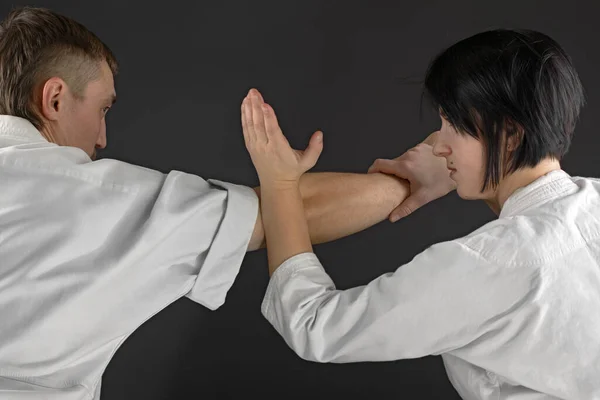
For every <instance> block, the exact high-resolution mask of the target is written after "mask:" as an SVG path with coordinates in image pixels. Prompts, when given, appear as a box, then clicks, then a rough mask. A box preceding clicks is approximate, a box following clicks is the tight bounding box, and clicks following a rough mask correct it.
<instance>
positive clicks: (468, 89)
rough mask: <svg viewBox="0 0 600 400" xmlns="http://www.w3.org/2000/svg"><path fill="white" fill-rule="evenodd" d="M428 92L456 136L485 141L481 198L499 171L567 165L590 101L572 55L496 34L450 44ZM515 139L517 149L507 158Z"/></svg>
mask: <svg viewBox="0 0 600 400" xmlns="http://www.w3.org/2000/svg"><path fill="white" fill-rule="evenodd" d="M424 94H425V95H426V96H427V97H428V98H429V99H430V100H431V102H432V104H433V106H434V107H435V108H436V109H437V110H439V111H440V113H441V114H442V116H443V117H444V118H445V119H447V120H448V122H450V124H451V125H452V126H453V127H454V128H455V129H456V130H457V131H459V132H460V133H461V134H467V135H470V136H472V137H474V138H477V139H479V140H481V141H482V142H483V144H484V147H485V149H486V153H487V165H486V172H485V178H484V182H483V186H482V192H483V191H484V190H485V189H486V188H488V187H495V186H497V184H498V183H499V181H500V179H501V177H500V174H501V172H502V177H504V176H506V175H508V174H510V173H512V172H514V171H516V170H518V169H520V168H523V167H533V166H535V165H537V164H538V163H539V162H540V161H542V160H543V159H546V158H554V159H557V160H561V159H562V157H563V156H564V155H565V154H566V153H567V151H568V150H569V146H570V144H571V138H572V136H573V131H574V130H575V125H576V122H577V120H578V118H579V112H580V110H581V108H582V107H583V105H584V103H585V99H584V93H583V87H582V85H581V82H580V80H579V77H578V74H577V72H576V71H575V68H574V66H573V63H572V61H571V59H570V57H569V55H568V54H567V53H566V52H565V51H564V50H563V49H562V48H561V46H560V45H559V44H558V43H557V42H556V41H554V40H553V39H552V38H550V37H549V36H547V35H545V34H543V33H540V32H536V31H531V30H508V29H497V30H491V31H486V32H482V33H479V34H476V35H474V36H471V37H468V38H466V39H463V40H461V41H459V42H458V43H456V44H454V45H452V46H450V47H449V48H447V49H446V50H444V51H443V52H441V53H440V54H439V55H438V56H436V57H435V58H434V60H433V61H432V62H431V64H430V65H429V68H428V70H427V73H426V76H425V87H424ZM515 135H516V139H517V143H518V145H517V146H516V148H515V149H514V150H513V151H511V152H507V150H506V143H508V139H509V138H512V137H515ZM512 140H514V139H512ZM508 153H510V155H509V156H508V157H506V156H507V155H508Z"/></svg>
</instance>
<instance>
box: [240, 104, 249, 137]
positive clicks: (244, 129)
mask: <svg viewBox="0 0 600 400" xmlns="http://www.w3.org/2000/svg"><path fill="white" fill-rule="evenodd" d="M247 100H248V97H244V100H243V101H242V106H241V115H242V133H243V134H244V142H246V145H248V144H250V143H251V141H250V131H249V127H248V117H247V111H246V108H247Z"/></svg>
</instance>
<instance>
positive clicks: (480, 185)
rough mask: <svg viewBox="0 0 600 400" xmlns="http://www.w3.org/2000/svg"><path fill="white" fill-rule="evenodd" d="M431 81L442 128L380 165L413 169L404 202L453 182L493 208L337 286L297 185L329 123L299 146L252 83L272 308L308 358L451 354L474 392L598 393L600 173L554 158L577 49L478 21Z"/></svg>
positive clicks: (567, 113)
mask: <svg viewBox="0 0 600 400" xmlns="http://www.w3.org/2000/svg"><path fill="white" fill-rule="evenodd" d="M425 90H426V93H427V94H428V95H429V98H430V99H431V100H432V102H433V105H434V107H436V109H438V110H439V112H440V118H441V122H442V123H441V128H440V130H439V131H438V132H435V133H434V134H433V135H432V136H431V137H430V138H428V140H427V141H426V142H424V143H422V144H420V145H418V146H417V147H416V148H414V149H411V150H409V151H408V152H407V153H406V154H404V155H403V156H401V157H400V158H398V159H397V160H384V161H379V162H378V163H376V164H375V165H374V166H373V168H372V169H371V171H382V172H388V173H395V174H397V175H399V176H401V177H403V178H405V179H408V180H409V181H410V184H411V197H410V198H409V199H407V200H406V201H405V202H404V203H403V204H404V206H405V208H404V209H401V210H398V211H399V212H400V213H401V214H402V213H403V215H406V214H408V213H410V211H411V210H414V209H415V208H417V207H419V206H421V205H422V204H424V203H426V202H428V201H431V200H433V199H434V198H436V197H441V196H443V195H445V194H446V193H448V192H449V191H450V190H451V189H452V188H454V187H456V190H457V192H458V194H459V195H460V197H461V198H463V199H471V200H474V199H481V200H484V201H486V202H487V203H488V204H489V205H490V206H491V207H492V209H493V210H494V211H495V212H496V213H497V214H498V219H497V220H494V221H492V222H490V223H488V224H486V225H484V226H482V227H481V228H479V229H477V230H476V231H474V232H472V233H471V234H469V235H467V236H465V237H461V238H457V239H455V240H452V241H447V242H443V243H438V244H435V245H433V246H431V247H429V248H428V249H426V250H425V251H423V252H422V253H420V254H418V255H416V256H415V257H414V259H413V260H412V261H411V262H409V263H407V264H406V265H403V266H401V267H400V268H398V269H397V270H396V271H395V273H389V274H385V275H383V276H380V277H379V278H377V279H375V280H373V281H372V282H370V283H368V284H366V285H364V286H360V287H355V288H351V289H348V290H343V291H342V290H337V289H336V288H335V285H334V283H333V282H332V281H331V279H330V278H329V276H328V275H327V274H326V272H325V270H324V269H323V267H322V265H321V264H320V262H319V259H318V258H317V256H316V255H315V254H314V253H313V250H312V247H311V244H310V240H309V237H308V233H307V225H306V220H305V217H304V215H303V208H302V202H301V198H300V193H299V191H298V180H299V178H300V176H301V175H302V174H303V173H304V172H305V171H307V170H308V169H310V168H312V167H313V166H314V164H315V163H316V161H317V159H318V157H319V154H320V152H321V150H322V137H321V133H320V132H317V133H316V134H315V135H314V136H313V137H312V138H311V141H310V144H309V146H308V148H307V149H306V151H304V152H297V151H295V150H292V149H291V148H290V146H289V144H288V142H287V140H286V139H285V137H284V136H283V134H282V132H281V130H280V129H279V126H278V124H277V120H276V117H275V114H274V111H273V109H272V108H270V107H269V106H268V105H265V104H263V103H262V99H261V97H260V96H259V95H258V93H256V92H254V91H251V94H250V95H249V96H248V97H247V98H246V99H245V100H244V104H243V107H242V109H243V116H242V123H243V127H244V129H243V130H244V138H245V141H246V147H247V149H248V151H249V153H250V156H251V158H252V161H253V163H254V166H255V167H256V170H257V172H258V175H259V178H260V183H261V187H262V188H263V189H262V190H263V191H262V212H263V218H264V225H265V231H266V241H267V249H268V250H267V251H268V259H269V271H270V273H271V280H270V283H269V286H268V288H267V293H266V295H265V298H264V301H263V306H262V312H263V314H264V315H265V317H266V318H267V319H268V320H269V321H270V323H271V324H272V325H273V326H274V327H275V329H276V330H277V331H278V332H279V333H280V334H281V335H282V336H283V338H284V339H285V341H286V342H287V343H288V345H289V346H290V347H291V348H292V349H293V350H294V351H295V352H296V353H297V354H298V355H299V356H300V357H302V358H304V359H307V360H313V361H318V362H335V363H344V362H358V361H384V360H398V359H406V358H416V357H423V356H426V355H442V358H443V360H444V364H445V366H446V370H447V372H448V376H449V378H450V380H451V382H452V384H453V385H454V387H455V388H456V390H457V391H458V392H459V394H460V395H461V396H462V397H463V398H465V399H555V398H561V399H600V318H599V317H598V313H599V310H600V181H599V180H596V179H590V178H578V177H571V176H569V175H568V174H567V173H566V172H564V171H563V170H562V169H561V166H560V160H561V158H562V157H563V156H564V154H565V153H566V152H567V150H568V148H569V144H570V141H571V137H572V134H573V131H574V129H575V124H576V121H577V119H578V116H579V111H580V108H581V107H582V105H583V102H584V99H583V90H582V87H581V83H580V81H579V78H578V76H577V73H576V71H575V69H574V68H573V66H572V63H571V61H570V59H569V57H568V56H567V54H566V53H565V52H564V51H563V49H562V48H561V47H560V46H559V45H558V44H557V43H556V42H555V41H554V40H552V39H551V38H549V37H548V36H546V35H543V34H541V33H538V32H532V31H510V30H495V31H489V32H484V33H481V34H478V35H475V36H472V37H470V38H467V39H465V40H462V41H460V42H458V43H456V44H455V45H453V46H451V47H450V48H448V49H447V50H445V51H444V52H442V53H441V54H440V55H439V56H438V57H436V58H435V59H434V61H433V62H432V64H431V65H430V67H429V69H428V71H427V74H426V79H425ZM432 143H433V145H431V144H432ZM432 177H433V178H432ZM439 177H442V178H441V179H440V178H439ZM407 203H409V205H407ZM400 216H401V215H400ZM391 218H392V219H394V217H391Z"/></svg>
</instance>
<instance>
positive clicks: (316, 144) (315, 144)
mask: <svg viewBox="0 0 600 400" xmlns="http://www.w3.org/2000/svg"><path fill="white" fill-rule="evenodd" d="M322 151H323V132H321V131H316V132H315V133H313V135H312V136H311V138H310V142H309V143H308V147H307V148H306V150H304V154H303V156H302V161H301V162H302V165H303V166H304V167H305V168H306V170H309V169H311V168H312V167H314V166H315V164H316V163H317V160H318V159H319V156H320V155H321V152H322Z"/></svg>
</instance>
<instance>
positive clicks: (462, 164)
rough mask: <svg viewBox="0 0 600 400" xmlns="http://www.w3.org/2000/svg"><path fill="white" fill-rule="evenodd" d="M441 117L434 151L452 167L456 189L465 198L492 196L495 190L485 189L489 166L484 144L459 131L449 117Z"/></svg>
mask: <svg viewBox="0 0 600 400" xmlns="http://www.w3.org/2000/svg"><path fill="white" fill-rule="evenodd" d="M440 118H441V119H442V127H441V128H440V131H439V133H438V136H437V140H436V142H435V144H434V146H433V154H435V155H436V156H438V157H444V158H445V159H446V166H447V167H448V169H451V170H452V171H451V173H450V177H451V178H452V179H453V180H454V181H455V182H456V192H457V193H458V195H459V196H460V197H461V198H462V199H465V200H486V199H490V198H492V197H493V196H494V194H495V189H487V190H486V191H484V192H483V193H482V192H481V187H482V185H483V178H484V176H485V165H486V155H485V149H484V146H483V143H481V142H480V141H479V140H477V139H475V138H473V137H471V136H469V135H467V134H461V133H459V132H457V131H456V130H455V129H454V128H453V127H452V125H450V123H449V122H448V121H447V120H446V119H445V118H443V117H440Z"/></svg>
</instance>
